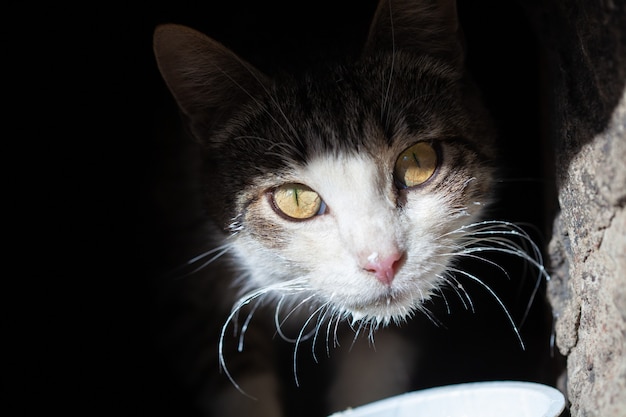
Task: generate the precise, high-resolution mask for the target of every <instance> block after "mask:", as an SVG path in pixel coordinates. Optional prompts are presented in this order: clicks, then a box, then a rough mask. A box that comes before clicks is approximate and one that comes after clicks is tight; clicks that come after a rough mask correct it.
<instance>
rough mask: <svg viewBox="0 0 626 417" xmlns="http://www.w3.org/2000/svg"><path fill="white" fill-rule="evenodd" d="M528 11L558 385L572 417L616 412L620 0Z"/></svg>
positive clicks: (621, 299)
mask: <svg viewBox="0 0 626 417" xmlns="http://www.w3.org/2000/svg"><path fill="white" fill-rule="evenodd" d="M529 3H530V2H529ZM529 3H527V5H528V4H529ZM529 10H530V11H531V19H532V20H533V21H534V23H535V25H536V28H537V35H538V38H539V40H540V43H541V45H542V48H543V52H544V54H545V61H544V64H545V67H544V70H545V86H546V87H545V92H544V94H545V100H546V101H545V104H546V108H547V109H550V110H549V114H548V117H547V120H546V126H545V130H546V133H547V137H548V139H549V140H551V141H552V146H551V147H552V148H553V149H554V152H555V154H554V157H555V158H554V159H555V168H554V170H555V175H556V182H557V193H558V195H557V198H558V203H559V208H558V213H557V214H556V219H555V222H554V230H553V237H552V241H551V243H550V247H549V252H550V257H551V265H550V267H551V269H552V279H551V281H550V282H549V285H548V292H549V299H550V302H551V304H552V306H553V310H554V315H555V318H556V324H555V326H556V344H557V346H558V348H559V350H560V352H561V353H562V354H563V355H566V357H567V375H566V378H564V381H563V383H564V387H563V389H564V390H565V391H566V392H567V396H568V399H569V402H570V407H569V410H570V413H571V415H572V416H573V417H583V416H584V417H589V416H598V417H618V416H619V417H624V416H626V209H625V207H624V206H625V203H626V93H625V90H624V85H625V83H626V4H625V2H624V1H610V0H605V1H600V0H594V1H591V0H590V1H585V0H578V1H570V2H566V1H559V0H555V1H546V2H544V3H543V4H542V5H541V6H537V5H533V6H531V7H529Z"/></svg>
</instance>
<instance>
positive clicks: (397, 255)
mask: <svg viewBox="0 0 626 417" xmlns="http://www.w3.org/2000/svg"><path fill="white" fill-rule="evenodd" d="M403 258H404V253H402V252H393V253H391V254H390V255H386V256H382V257H381V256H379V255H378V253H376V252H373V253H372V254H371V255H369V256H368V257H367V262H366V263H365V266H364V267H363V269H365V270H366V271H368V272H371V273H373V274H374V276H375V277H376V278H377V279H378V281H380V282H381V283H382V284H385V285H390V284H391V282H392V281H393V279H394V278H395V276H396V272H398V269H399V268H400V266H401V264H402V260H403Z"/></svg>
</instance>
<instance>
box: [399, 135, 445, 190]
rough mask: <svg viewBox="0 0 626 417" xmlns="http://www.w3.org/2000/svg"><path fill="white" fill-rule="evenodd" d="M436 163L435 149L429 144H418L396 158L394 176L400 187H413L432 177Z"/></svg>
mask: <svg viewBox="0 0 626 417" xmlns="http://www.w3.org/2000/svg"><path fill="white" fill-rule="evenodd" d="M437 163H438V161H437V152H436V151H435V149H433V147H432V146H431V145H430V144H429V143H426V142H418V143H416V144H415V145H413V146H410V147H409V148H407V149H406V150H404V152H402V153H401V154H400V156H398V159H397V160H396V165H395V167H394V174H395V176H396V180H397V181H398V182H399V183H400V185H401V186H402V187H414V186H416V185H420V184H423V183H424V182H426V181H427V180H428V179H429V178H430V177H432V176H433V174H434V173H435V169H437Z"/></svg>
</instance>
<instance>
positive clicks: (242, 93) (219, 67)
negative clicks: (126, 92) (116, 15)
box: [153, 24, 269, 142]
mask: <svg viewBox="0 0 626 417" xmlns="http://www.w3.org/2000/svg"><path fill="white" fill-rule="evenodd" d="M153 47H154V54H155V57H156V60H157V64H158V67H159V70H160V71H161V75H162V76H163V79H164V80H165V83H166V84H167V86H168V88H169V89H170V92H171V93H172V95H173V96H174V98H175V99H176V102H177V103H178V107H179V108H180V110H181V111H182V113H183V115H184V117H185V119H186V122H187V125H188V127H189V130H190V131H191V134H192V135H193V136H194V138H195V139H196V140H197V141H199V142H205V141H206V140H207V138H210V137H212V132H214V131H215V129H217V128H219V127H220V126H222V125H223V124H224V123H226V121H227V120H228V119H229V118H230V117H231V116H232V115H233V114H234V113H235V112H236V111H237V109H239V108H241V107H242V106H243V105H244V104H245V103H247V102H249V101H250V100H255V99H257V97H260V95H262V94H264V93H265V91H266V90H265V89H266V88H267V85H269V80H268V79H267V77H266V76H265V75H264V74H262V73H261V72H260V71H259V70H257V69H256V68H254V67H253V66H252V65H250V64H249V63H247V62H246V61H244V60H243V59H241V58H240V57H238V56H237V55H236V54H235V53H233V52H232V51H230V50H229V49H228V48H226V47H225V46H224V45H222V44H220V43H219V42H217V41H215V40H213V39H211V38H209V37H208V36H206V35H204V34H202V33H200V32H198V31H196V30H193V29H191V28H188V27H186V26H181V25H175V24H166V25H161V26H158V27H157V28H156V30H155V32H154V44H153Z"/></svg>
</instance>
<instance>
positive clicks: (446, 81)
mask: <svg viewBox="0 0 626 417" xmlns="http://www.w3.org/2000/svg"><path fill="white" fill-rule="evenodd" d="M392 3H393V2H392ZM398 3H402V2H398ZM382 4H383V5H385V4H387V2H383V3H382ZM382 7H383V8H384V7H386V6H382ZM378 16H379V18H378V20H379V21H383V23H384V19H383V18H382V17H380V16H383V17H384V16H385V13H384V10H383V13H381V12H380V11H379V13H378ZM396 16H398V14H396ZM398 18H400V17H399V16H398ZM381 25H382V23H381ZM381 30H383V28H379V27H378V26H377V24H376V22H375V23H374V24H373V28H372V33H378V32H379V31H381ZM396 35H397V37H398V40H401V39H403V38H406V39H409V38H410V39H413V37H411V36H410V34H403V33H400V32H397V33H396ZM431 35H432V32H431ZM431 35H429V36H431ZM371 36H372V35H371ZM159 38H160V39H166V38H167V39H169V40H167V41H160V40H159ZM168 42H169V45H161V46H158V45H159V44H163V43H168ZM450 42H451V44H454V42H452V41H450ZM369 44H370V47H369V48H374V49H376V50H375V51H373V52H370V53H365V54H364V56H363V58H362V59H361V60H359V61H358V62H355V63H351V64H349V65H344V66H337V67H333V68H327V69H324V70H321V71H320V72H318V73H316V74H313V75H308V76H305V77H303V78H302V79H298V80H293V79H285V80H270V79H267V78H266V77H265V76H264V75H263V74H261V73H260V72H258V71H257V70H255V69H254V68H252V67H251V66H250V65H249V64H247V63H245V62H243V61H242V60H241V59H239V58H238V57H236V56H235V55H234V54H232V52H230V51H228V50H226V49H225V48H224V47H223V46H221V45H219V44H218V43H216V42H215V41H213V40H210V39H209V38H206V37H204V36H203V35H200V34H198V33H197V32H194V31H191V30H189V29H186V28H180V27H172V26H170V27H167V28H164V29H162V30H161V32H160V34H159V32H157V36H156V41H155V45H157V46H156V50H157V57H159V64H160V67H161V71H162V72H163V74H164V77H165V79H166V81H168V85H169V86H170V89H172V91H173V93H174V95H175V97H176V98H177V100H178V102H179V105H180V106H181V109H182V110H183V114H184V115H185V116H186V118H187V119H188V121H189V126H190V129H191V131H192V133H193V134H194V136H195V137H196V138H197V139H198V140H199V141H200V142H201V143H202V144H203V148H204V150H205V152H204V157H205V159H206V161H207V165H206V166H207V176H206V189H207V204H208V207H209V212H210V213H212V215H213V217H214V219H215V220H216V222H217V223H218V224H219V225H220V226H221V228H222V229H224V230H225V231H226V236H227V237H226V238H225V242H226V243H227V244H228V245H230V247H231V253H232V254H233V255H234V257H235V258H236V259H237V265H238V267H239V269H240V271H239V272H240V277H241V278H240V283H241V285H242V287H243V288H244V291H254V290H255V289H257V288H271V289H272V292H274V293H276V294H277V295H282V294H292V297H293V299H294V300H300V299H303V298H308V297H312V300H313V301H316V302H317V303H320V304H326V305H327V306H328V308H329V309H330V310H331V311H332V312H333V313H335V314H339V315H344V314H345V315H346V316H347V315H352V317H353V318H355V319H361V318H366V319H372V320H373V321H374V322H376V323H381V322H382V323H386V322H389V321H390V320H396V319H403V318H404V317H406V316H407V315H409V314H410V313H411V312H412V311H414V310H415V309H419V308H420V306H421V305H422V303H423V301H424V300H426V299H427V298H429V296H430V295H431V294H432V293H433V292H435V291H437V289H438V287H439V286H440V284H441V281H443V280H445V279H446V277H445V271H446V269H447V268H448V267H449V266H450V264H451V262H452V259H453V257H454V255H455V253H457V252H458V251H459V248H460V247H462V245H463V239H464V238H465V233H464V232H463V231H462V230H460V229H461V228H462V227H463V226H464V225H468V224H470V223H472V222H474V221H475V220H476V218H477V216H479V215H480V214H481V211H482V209H483V207H484V206H485V205H486V204H487V203H488V201H489V190H490V189H491V186H492V174H493V172H492V168H491V166H490V164H489V163H488V160H489V159H490V158H491V157H492V154H491V149H490V144H491V141H492V137H491V130H490V128H489V126H488V123H485V120H486V117H485V114H484V112H483V110H482V109H481V107H480V105H479V104H478V102H477V100H476V99H475V96H474V90H473V88H472V87H471V84H470V83H469V82H468V80H467V77H466V76H465V75H464V72H463V71H462V68H461V67H460V60H459V59H457V58H458V57H456V56H455V54H452V55H451V56H448V54H443V55H441V54H439V52H438V51H439V50H437V51H435V52H433V53H430V54H429V53H424V52H419V53H416V52H415V51H408V52H407V51H406V50H404V51H403V50H400V49H397V50H396V43H393V48H388V45H387V44H386V43H385V42H382V43H381V42H378V41H377V40H376V39H374V38H370V39H369ZM190 45H191V46H190ZM409 49H410V48H409ZM164 51H165V52H164ZM187 55H189V56H187ZM181 56H182V58H181Z"/></svg>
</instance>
